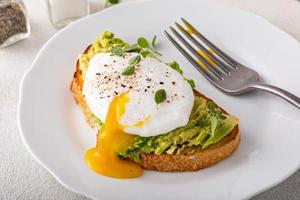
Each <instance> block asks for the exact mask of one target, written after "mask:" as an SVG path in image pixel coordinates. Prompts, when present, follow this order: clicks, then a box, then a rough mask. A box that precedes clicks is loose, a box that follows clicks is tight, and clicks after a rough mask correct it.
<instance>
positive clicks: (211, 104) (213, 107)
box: [207, 101, 215, 112]
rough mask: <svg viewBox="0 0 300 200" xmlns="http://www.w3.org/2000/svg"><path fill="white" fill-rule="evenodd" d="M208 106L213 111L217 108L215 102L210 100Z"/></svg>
mask: <svg viewBox="0 0 300 200" xmlns="http://www.w3.org/2000/svg"><path fill="white" fill-rule="evenodd" d="M207 108H208V110H209V111H211V112H213V111H214V110H215V104H214V103H213V102H211V101H210V102H208V103H207Z"/></svg>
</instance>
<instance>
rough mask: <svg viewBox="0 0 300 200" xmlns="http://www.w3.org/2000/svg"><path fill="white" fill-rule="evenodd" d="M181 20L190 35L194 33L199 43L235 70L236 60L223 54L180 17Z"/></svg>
mask: <svg viewBox="0 0 300 200" xmlns="http://www.w3.org/2000/svg"><path fill="white" fill-rule="evenodd" d="M181 20H182V21H183V23H184V24H185V26H186V27H187V28H188V29H190V31H191V32H192V33H194V34H195V35H196V36H197V37H198V38H199V39H200V40H201V41H203V42H204V43H205V44H206V45H207V46H209V47H210V48H211V49H212V50H213V51H214V52H215V53H216V54H217V55H218V56H220V57H221V58H222V59H223V60H224V61H226V62H227V63H228V64H229V65H230V66H231V67H233V68H234V69H237V65H238V64H239V63H238V62H237V61H236V60H234V59H233V58H231V57H230V56H228V55H227V54H225V53H224V52H223V51H222V50H221V49H219V48H218V47H216V46H215V45H214V44H213V43H211V42H210V41H209V40H208V39H207V38H206V37H204V36H203V35H202V34H201V33H199V31H197V29H195V28H194V27H193V26H192V25H191V24H190V23H189V22H188V21H186V20H185V19H184V18H182V17H181Z"/></svg>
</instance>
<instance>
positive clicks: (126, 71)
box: [122, 65, 135, 76]
mask: <svg viewBox="0 0 300 200" xmlns="http://www.w3.org/2000/svg"><path fill="white" fill-rule="evenodd" d="M134 70H135V66H134V65H129V66H128V67H126V68H125V69H124V70H123V71H122V75H124V76H129V75H132V74H133V73H134Z"/></svg>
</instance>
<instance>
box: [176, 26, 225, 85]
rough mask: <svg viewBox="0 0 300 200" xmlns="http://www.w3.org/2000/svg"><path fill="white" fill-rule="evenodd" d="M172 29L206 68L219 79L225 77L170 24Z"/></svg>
mask: <svg viewBox="0 0 300 200" xmlns="http://www.w3.org/2000/svg"><path fill="white" fill-rule="evenodd" d="M170 30H171V31H172V32H173V33H174V35H175V36H176V37H177V38H178V39H179V40H180V41H181V42H182V43H183V44H184V46H185V47H187V48H188V49H189V50H190V51H191V53H192V54H193V55H194V56H196V57H197V58H198V59H199V60H200V61H201V63H203V64H204V66H205V67H206V68H208V69H209V71H211V72H212V73H213V74H214V75H215V76H216V77H218V78H219V79H221V80H222V79H223V76H222V72H220V70H219V69H218V68H216V67H214V66H212V65H211V64H210V63H209V62H208V61H206V59H205V58H204V57H203V56H202V55H200V54H199V53H198V52H197V51H196V50H195V49H194V48H193V47H192V46H191V45H190V44H189V43H188V42H187V41H186V40H185V39H184V38H183V37H182V36H181V35H180V34H179V33H178V32H177V31H176V30H175V29H174V28H173V27H172V26H170Z"/></svg>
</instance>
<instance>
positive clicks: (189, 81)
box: [186, 79, 196, 89]
mask: <svg viewBox="0 0 300 200" xmlns="http://www.w3.org/2000/svg"><path fill="white" fill-rule="evenodd" d="M186 81H187V82H188V83H189V84H190V86H191V87H192V88H193V89H194V88H195V87H196V85H195V82H194V80H193V79H186Z"/></svg>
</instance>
